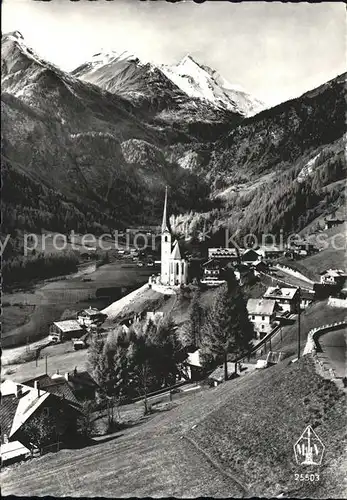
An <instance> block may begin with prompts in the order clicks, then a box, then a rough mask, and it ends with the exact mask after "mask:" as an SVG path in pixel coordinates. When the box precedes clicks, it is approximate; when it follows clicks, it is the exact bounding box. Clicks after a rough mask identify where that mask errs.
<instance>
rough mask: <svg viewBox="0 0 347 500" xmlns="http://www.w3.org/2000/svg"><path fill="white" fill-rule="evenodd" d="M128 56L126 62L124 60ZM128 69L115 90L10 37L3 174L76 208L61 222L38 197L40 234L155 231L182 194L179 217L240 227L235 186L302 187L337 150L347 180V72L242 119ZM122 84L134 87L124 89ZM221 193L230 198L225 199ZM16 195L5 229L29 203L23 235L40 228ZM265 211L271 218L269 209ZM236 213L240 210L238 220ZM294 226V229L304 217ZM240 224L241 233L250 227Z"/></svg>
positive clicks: (5, 51) (6, 42)
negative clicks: (281, 183) (300, 176)
mask: <svg viewBox="0 0 347 500" xmlns="http://www.w3.org/2000/svg"><path fill="white" fill-rule="evenodd" d="M95 56H96V58H99V54H96V55H95ZM113 57H114V56H113V55H112V56H111V60H112V61H113ZM124 58H125V60H126V61H127V58H128V56H127V54H124ZM186 60H187V58H186ZM127 64H128V63H126V65H125V66H122V65H120V66H119V61H118V60H117V65H118V69H119V71H120V73H116V74H113V73H112V71H111V72H110V74H107V75H106V77H107V78H106V80H107V79H108V78H109V77H110V76H112V77H113V78H114V82H113V83H114V84H115V85H116V87H117V88H119V89H120V90H119V92H118V91H117V92H109V91H107V90H105V89H104V88H102V87H100V86H98V85H97V84H96V83H90V82H85V81H83V80H81V79H79V78H77V77H76V75H74V74H73V73H72V74H69V73H65V72H63V71H62V70H59V68H56V67H55V66H54V65H51V64H50V63H47V62H45V61H44V60H42V59H41V58H39V56H37V55H36V54H35V53H31V52H30V51H29V52H28V49H27V48H26V46H25V43H24V40H23V38H22V37H21V36H19V35H18V34H16V33H15V34H10V35H4V37H3V46H2V68H3V69H4V71H3V75H2V78H3V95H2V110H3V113H2V125H3V127H2V155H3V158H4V159H5V162H6V171H7V172H8V174H6V175H8V178H11V179H12V180H13V179H16V176H17V177H18V182H19V184H22V180H20V177H19V176H23V175H24V176H29V177H30V179H31V182H32V183H35V182H36V183H43V185H45V186H46V187H47V189H48V188H49V189H55V190H56V192H57V193H58V196H60V199H61V200H66V199H67V200H68V203H69V207H70V208H69V210H68V213H67V212H66V210H65V208H66V205H64V203H63V201H62V205H61V207H65V208H64V210H63V211H62V209H61V210H60V209H58V208H57V206H58V205H57V203H58V202H56V204H55V208H54V212H55V213H54V214H53V211H52V207H51V206H50V201H49V199H48V196H47V195H46V194H42V197H43V199H42V200H41V205H42V212H43V213H47V214H50V215H47V217H46V216H45V217H46V219H45V220H47V222H45V224H43V223H42V225H41V226H42V227H48V228H50V226H49V224H51V225H52V224H53V223H52V222H49V221H55V222H54V228H55V230H57V231H59V230H61V228H62V227H64V224H65V222H66V221H68V222H66V224H67V225H68V227H69V229H74V228H75V226H76V225H78V226H79V227H80V228H81V230H85V228H86V227H89V226H88V223H89V222H90V223H91V224H94V226H95V227H97V228H99V229H100V228H101V227H103V228H104V229H105V228H107V227H112V226H113V227H114V226H115V225H120V226H122V227H123V226H124V225H129V224H130V225H131V224H143V223H145V222H147V223H150V224H153V223H154V224H155V221H157V220H158V217H160V211H161V205H162V195H163V190H164V187H165V185H169V186H171V189H172V190H173V192H175V196H174V197H173V200H172V212H173V213H176V214H179V213H184V211H186V212H187V213H189V212H190V211H192V210H193V211H200V212H207V211H209V210H212V211H213V210H214V211H215V212H214V214H215V215H214V222H213V223H215V222H217V221H218V217H220V219H221V220H225V219H226V218H228V217H229V218H234V219H235V214H238V213H239V212H238V207H237V205H235V203H236V204H237V203H238V204H241V206H242V204H245V203H248V204H249V203H250V200H248V198H242V199H240V198H239V199H238V201H237V199H236V198H235V189H236V191H237V190H238V189H239V187H238V186H241V188H240V189H241V190H242V189H243V188H242V185H243V184H245V182H248V184H249V185H252V183H253V185H254V186H256V185H257V183H258V184H259V182H263V181H262V180H261V179H262V178H264V179H265V178H266V176H267V175H268V174H269V175H270V174H271V176H272V177H273V178H274V179H276V176H277V177H278V176H279V175H287V174H288V176H289V177H290V176H292V177H293V178H296V176H297V174H296V173H295V172H296V170H297V169H298V168H300V169H302V168H303V167H304V165H305V164H306V163H307V162H308V161H310V160H311V156H310V155H311V153H312V154H314V153H315V152H316V153H315V154H318V153H319V152H321V151H322V150H324V149H325V148H328V149H329V147H330V145H332V144H335V143H336V144H337V146H336V147H335V146H334V147H333V149H332V152H331V154H330V152H329V155H330V156H331V157H333V158H334V165H336V168H337V172H338V173H336V174H334V175H333V177H334V179H335V180H336V181H338V180H339V179H340V177H341V175H342V174H343V172H344V168H343V164H342V163H341V162H342V160H341V151H340V149H341V143H340V140H341V139H342V137H343V133H344V129H345V127H344V92H345V75H344V74H343V75H339V76H338V77H337V78H335V79H332V80H330V81H329V82H326V83H325V84H323V85H322V86H320V87H318V88H316V89H313V90H311V91H309V92H306V93H305V94H303V96H301V97H299V98H297V99H292V100H290V101H287V102H285V103H281V104H279V105H277V106H275V107H274V108H271V109H266V110H263V111H261V112H260V113H258V114H256V115H254V116H252V117H248V118H245V117H244V116H242V115H241V114H240V113H233V112H230V111H228V110H225V109H224V110H223V109H218V108H217V107H215V108H214V107H213V106H212V105H210V104H209V103H208V102H207V101H203V100H201V99H198V98H194V97H189V96H188V95H187V94H185V93H184V92H183V91H182V90H181V89H180V88H179V87H178V86H177V85H175V84H173V83H172V82H171V81H170V80H169V79H168V78H166V77H165V75H163V73H162V72H160V71H159V70H158V69H157V68H155V70H154V76H155V78H154V79H153V74H151V68H152V67H151V66H148V65H147V66H146V65H144V66H143V67H144V73H141V71H140V72H139V73H138V72H137V73H136V71H138V68H139V65H138V64H137V63H135V67H134V63H133V62H132V63H131V65H130V67H129V66H128V65H127ZM111 66H112V64H111ZM206 68H207V67H206ZM140 69H141V68H140ZM135 70H136V71H135ZM134 71H135V73H136V74H135V76H134ZM204 71H205V70H204ZM211 71H213V70H211ZM99 76H100V75H99ZM135 77H136V78H135ZM157 77H158V79H157V80H156V78H157ZM117 78H118V80H117ZM127 78H128V80H126V79H127ZM147 78H150V81H151V83H152V84H153V82H155V83H157V86H155V85H154V86H153V85H152V90H151V91H152V95H148V93H146V89H147V82H148V80H147ZM124 81H129V82H130V83H129V85H128V87H127V86H126V85H125V87H126V88H125V89H122V85H123V84H124ZM131 85H133V92H134V93H136V92H138V93H140V94H141V99H140V100H139V99H138V98H137V97H136V98H135V99H133V98H131V96H130V97H129V89H130V88H131ZM162 85H163V86H162ZM126 94H127V95H126ZM329 155H328V156H329ZM320 161H321V160H320ZM329 161H330V160H329ZM323 163H324V162H323ZM328 163H329V162H328ZM325 165H326V163H324V169H326V166H325ZM322 168H323V167H322ZM334 168H335V167H334ZM321 170H322V169H321ZM330 177H331V176H330ZM330 177H329V179H330ZM271 182H272V181H271ZM285 182H287V181H285ZM304 184H305V185H306V183H305V182H304ZM271 185H272V184H271ZM30 186H31V184H30ZM320 186H321V187H322V185H321V184H320ZM321 187H320V189H321ZM28 189H29V187H28ZM30 189H32V190H33V191H35V189H36V188H35V187H34V186H32V187H31V188H30ZM252 189H253V188H252ZM302 189H304V188H302ZM13 190H14V191H15V186H14V187H13ZM224 192H225V193H229V192H230V193H231V197H230V196H229V194H228V195H227V196H225V195H224V194H223V196H220V195H221V193H224ZM289 193H292V194H291V195H293V196H297V191H291V190H289V191H288V194H287V196H288V197H289V196H291V195H290V194H289ZM293 193H294V194H293ZM295 193H296V194H295ZM12 194H13V196H14V199H16V200H18V203H17V205H16V207H14V206H13V202H11V200H10V199H7V203H8V204H9V205H8V206H9V207H10V208H11V209H14V210H15V213H17V215H16V218H15V219H13V218H12V219H11V216H10V209H8V210H5V213H6V214H7V215H6V217H7V218H6V220H5V227H6V224H7V225H8V226H9V227H10V229H11V230H12V228H13V227H16V224H17V225H18V224H19V220H20V219H19V215H18V214H19V212H20V210H21V203H24V204H25V207H26V210H27V213H28V214H29V215H28V216H26V217H27V219H28V220H27V223H26V224H23V221H21V222H20V224H19V226H20V227H21V228H24V226H25V228H26V229H32V230H33V229H35V230H36V229H38V228H39V227H40V222H39V218H38V215H37V212H36V211H35V210H36V207H34V206H32V200H31V196H30V193H29V192H28V193H27V195H26V197H25V200H24V199H22V201H20V194H19V193H18V192H17V191H16V192H13V193H12ZM300 196H301V194H300ZM319 196H320V198H319V197H318V198H319V199H321V196H323V194H322V193H321V194H320V195H319ZM318 198H317V199H318ZM235 200H236V201H235ZM247 200H248V201H247ZM268 201H269V200H268ZM268 201H266V204H267V203H268ZM261 203H263V201H260V205H261ZM264 203H265V202H264ZM269 203H270V202H269ZM271 203H273V202H271ZM312 203H315V202H314V201H312ZM317 203H318V202H317ZM319 203H320V202H319ZM223 206H224V208H223V211H222V212H220V210H221V207H223ZM269 206H270V205H269ZM73 207H75V209H76V214H78V216H76V217H75V216H74V215H73V211H74V208H73ZM226 207H229V208H226ZM245 207H246V205H245ZM266 207H267V205H266ZM258 209H259V211H260V212H262V211H263V212H264V209H265V205H264V207H262V206H259V207H258ZM267 209H268V208H266V210H267ZM59 210H60V212H61V213H60V212H59ZM216 210H217V211H216ZM228 210H234V216H233V217H232V214H230V213H229V212H228ZM16 211H17V212H16ZM34 213H35V217H34V216H33V215H32V214H34ZM30 214H31V215H30ZM57 214H58V215H59V221H60V222H59V224H58V222H57ZM86 214H88V216H87V215H86ZM93 214H94V215H93ZM265 216H266V217H267V218H269V216H268V214H265ZM93 217H94V219H93ZM290 217H291V218H292V219H293V221H294V222H293V227H296V226H295V224H296V222H295V221H296V220H297V221H299V219H300V214H296V215H295V214H294V213H292V214H291V216H290ZM34 219H35V223H34V222H33V221H34ZM237 220H238V221H239V222H240V224H243V222H242V220H243V219H242V217H239V216H238V218H237ZM280 220H281V219H280V218H279V219H278V220H277V222H276V225H275V227H278V224H280ZM305 220H306V219H305ZM64 221H65V222H64ZM245 224H246V223H245ZM253 224H254V221H253V222H252V225H253ZM300 224H301V226H302V222H301V223H299V222H298V224H297V227H299V226H300ZM301 226H300V227H301ZM259 227H260V226H259ZM267 227H269V230H271V227H270V226H267ZM245 229H246V226H245V227H244V230H245Z"/></svg>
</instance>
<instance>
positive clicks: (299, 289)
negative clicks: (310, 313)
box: [298, 287, 301, 359]
mask: <svg viewBox="0 0 347 500" xmlns="http://www.w3.org/2000/svg"><path fill="white" fill-rule="evenodd" d="M298 303H299V306H298V307H299V310H298V359H300V334H301V332H300V327H301V325H300V319H301V318H300V316H301V307H300V304H301V288H300V287H299V288H298Z"/></svg>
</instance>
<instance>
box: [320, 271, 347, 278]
mask: <svg viewBox="0 0 347 500" xmlns="http://www.w3.org/2000/svg"><path fill="white" fill-rule="evenodd" d="M319 274H321V275H324V274H327V275H329V276H333V277H336V278H337V277H347V273H346V272H345V271H343V270H342V269H327V270H326V271H322V272H321V273H319Z"/></svg>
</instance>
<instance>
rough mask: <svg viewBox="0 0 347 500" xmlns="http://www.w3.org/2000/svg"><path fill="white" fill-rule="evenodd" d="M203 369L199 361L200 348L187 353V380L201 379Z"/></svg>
mask: <svg viewBox="0 0 347 500" xmlns="http://www.w3.org/2000/svg"><path fill="white" fill-rule="evenodd" d="M203 373H204V370H203V366H202V363H201V355H200V349H197V350H196V351H194V352H190V353H189V354H188V359H187V377H188V379H189V380H192V381H197V380H201V378H202V376H203Z"/></svg>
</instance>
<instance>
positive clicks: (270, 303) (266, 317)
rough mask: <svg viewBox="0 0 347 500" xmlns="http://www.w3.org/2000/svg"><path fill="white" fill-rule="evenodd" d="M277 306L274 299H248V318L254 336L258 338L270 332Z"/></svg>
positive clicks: (273, 324)
mask: <svg viewBox="0 0 347 500" xmlns="http://www.w3.org/2000/svg"><path fill="white" fill-rule="evenodd" d="M278 309H279V307H278V304H277V302H276V301H275V300H271V299H248V302H247V311H248V318H249V320H250V321H251V322H252V323H253V326H254V330H255V332H256V337H257V338H258V339H259V338H260V339H261V338H263V337H264V336H265V335H267V334H268V333H270V332H271V330H273V328H274V326H275V319H276V311H278Z"/></svg>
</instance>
